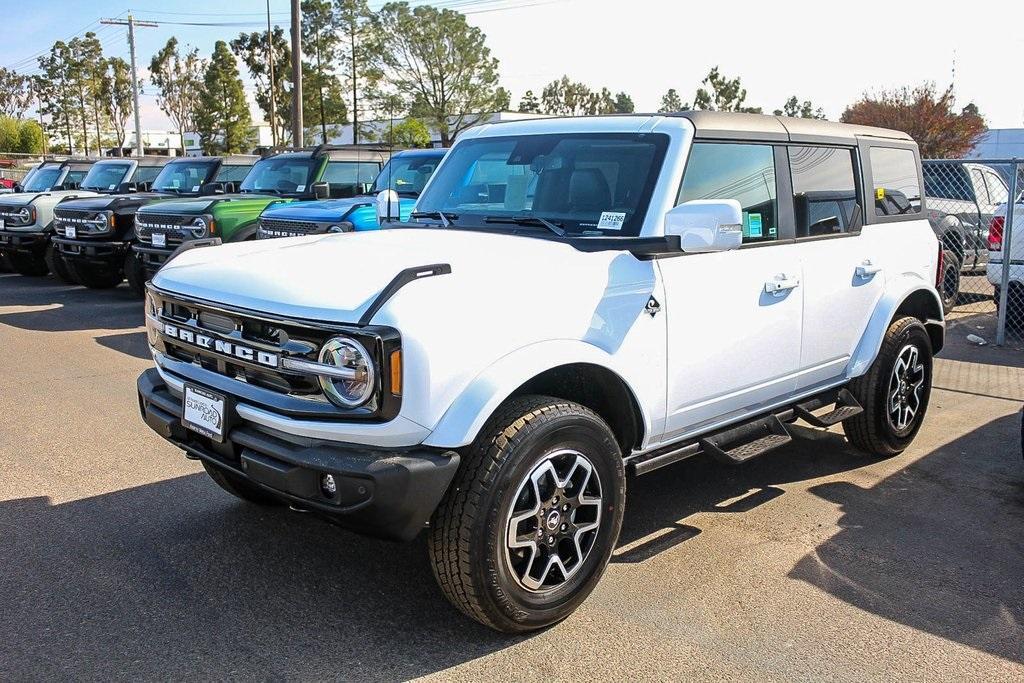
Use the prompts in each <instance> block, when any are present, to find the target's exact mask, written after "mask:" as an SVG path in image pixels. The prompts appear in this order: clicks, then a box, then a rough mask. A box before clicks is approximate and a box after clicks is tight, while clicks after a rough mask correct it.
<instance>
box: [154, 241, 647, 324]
mask: <svg viewBox="0 0 1024 683" xmlns="http://www.w3.org/2000/svg"><path fill="white" fill-rule="evenodd" d="M616 258H619V259H623V258H624V259H626V260H627V261H629V262H632V263H634V264H636V266H638V267H635V268H633V269H632V270H634V271H635V272H634V273H633V275H632V276H627V278H626V279H627V280H631V281H632V283H631V284H639V283H649V282H651V281H652V276H651V269H650V265H649V264H646V265H644V264H642V262H640V261H637V260H636V259H635V258H634V257H633V256H631V255H629V254H628V253H625V252H618V251H610V252H598V253H582V252H580V251H577V250H576V249H574V248H573V247H571V246H569V245H568V244H564V243H560V242H559V241H558V240H551V239H539V238H536V237H524V236H514V235H503V234H490V233H480V232H470V231H466V230H454V229H449V230H445V229H441V228H437V229H425V228H422V229H416V228H406V229H388V230H380V231H367V232H354V233H347V234H332V235H321V236H312V237H295V238H288V239H275V240H261V241H256V242H246V243H242V244H227V245H223V246H220V247H209V248H198V249H193V250H190V251H187V252H184V253H182V254H181V255H179V256H178V257H177V258H175V259H174V260H173V261H172V262H171V263H169V264H168V265H167V266H165V267H164V268H162V269H161V270H160V271H159V272H158V273H157V275H156V277H155V278H154V279H153V283H154V285H156V286H157V287H159V288H160V289H163V290H165V291H168V292H178V293H181V294H184V295H186V296H189V297H195V298H199V299H205V300H208V301H212V302H217V303H223V304H228V305H232V306H236V307H241V308H246V309H250V310H254V311H262V312H267V313H276V314H278V315H285V316H289V317H296V318H301V319H306V320H321V321H332V322H355V321H357V320H358V319H359V317H360V315H361V314H362V313H363V312H364V311H365V310H366V309H367V308H368V307H369V306H370V305H371V304H372V303H373V301H374V299H375V298H376V297H377V295H378V294H379V293H380V292H381V290H383V289H384V287H386V286H387V284H388V283H389V282H390V281H391V280H392V279H393V278H394V277H395V276H396V275H397V274H398V273H399V272H401V271H402V270H404V269H406V268H414V267H419V266H427V265H433V264H440V263H447V264H450V265H451V268H452V273H451V274H450V275H443V276H439V277H437V278H431V280H436V281H435V282H430V283H427V282H425V281H424V282H415V283H411V284H409V285H407V286H406V287H405V288H403V290H401V291H400V292H399V293H398V294H397V295H396V296H395V297H394V299H393V301H400V300H401V299H402V297H403V294H405V293H406V290H424V289H426V288H429V289H431V290H432V291H433V292H434V294H436V295H440V296H441V298H440V299H438V298H435V299H434V300H433V301H432V305H437V306H445V305H449V304H454V303H456V302H457V301H459V300H463V301H465V303H466V305H481V303H482V300H487V301H489V302H490V304H492V305H500V304H501V303H503V301H502V300H504V299H506V298H508V297H512V298H517V297H521V296H525V295H528V293H530V292H533V293H535V294H544V293H546V296H544V300H539V301H537V300H535V301H534V302H533V306H534V307H537V306H540V307H543V306H545V305H554V306H559V307H560V306H561V305H566V304H568V301H564V300H563V301H562V302H561V303H558V302H557V300H558V299H576V298H578V296H579V294H580V293H592V295H593V296H594V297H600V295H601V293H602V292H606V291H607V286H608V284H609V277H610V273H609V267H610V264H611V262H612V261H613V259H616ZM616 279H617V280H618V279H619V278H616ZM585 280H587V281H589V280H593V282H584V281H585ZM517 281H518V285H517V286H512V287H509V284H510V283H514V282H517ZM617 284H619V285H624V284H629V283H627V282H624V281H620V282H618V283H617ZM419 293H422V292H419ZM481 297H483V299H482V300H481ZM417 298H418V296H417ZM472 301H476V304H471V302H472ZM577 303H582V302H577ZM392 317H393V316H389V315H387V309H385V310H382V311H381V312H379V313H378V314H377V316H375V318H374V322H382V319H383V318H392Z"/></svg>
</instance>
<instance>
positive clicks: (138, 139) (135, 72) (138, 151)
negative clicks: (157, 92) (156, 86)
mask: <svg viewBox="0 0 1024 683" xmlns="http://www.w3.org/2000/svg"><path fill="white" fill-rule="evenodd" d="M100 23H101V24H113V25H114V26H127V27H128V49H129V51H130V52H131V59H132V107H133V109H135V156H139V157H141V156H144V154H145V151H144V150H143V148H142V123H141V119H140V117H139V67H138V65H137V64H136V62H135V27H136V26H140V27H145V28H156V27H157V26H159V24H157V23H155V22H152V21H135V17H133V16H132V15H131V13H129V14H128V19H127V20H125V19H100ZM178 132H179V134H181V135H184V134H185V131H178Z"/></svg>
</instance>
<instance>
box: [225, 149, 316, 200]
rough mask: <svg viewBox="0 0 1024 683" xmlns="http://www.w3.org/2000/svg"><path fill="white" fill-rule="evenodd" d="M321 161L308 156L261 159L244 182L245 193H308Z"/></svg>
mask: <svg viewBox="0 0 1024 683" xmlns="http://www.w3.org/2000/svg"><path fill="white" fill-rule="evenodd" d="M319 165H320V160H319V159H312V158H310V157H307V156H280V157H270V158H267V159H261V160H260V161H258V162H256V165H255V166H253V167H252V170H251V171H249V175H247V176H245V180H243V181H242V185H241V188H240V189H241V190H242V191H243V192H276V193H279V194H283V193H293V192H306V191H307V188H308V187H309V186H310V185H311V184H312V178H311V176H312V175H313V171H314V170H315V169H316V168H317V167H318V166H319Z"/></svg>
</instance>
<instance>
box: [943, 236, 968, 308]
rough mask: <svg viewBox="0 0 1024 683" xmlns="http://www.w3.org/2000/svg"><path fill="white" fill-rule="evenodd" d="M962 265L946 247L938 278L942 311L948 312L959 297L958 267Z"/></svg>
mask: <svg viewBox="0 0 1024 683" xmlns="http://www.w3.org/2000/svg"><path fill="white" fill-rule="evenodd" d="M961 268H963V265H962V264H961V262H960V259H959V258H957V255H956V252H954V251H952V250H951V249H946V250H944V251H943V252H942V277H941V278H940V279H939V284H940V286H939V295H940V297H941V298H942V312H943V314H948V313H949V312H950V311H952V310H953V307H954V306H956V302H957V299H959V298H960V269H961Z"/></svg>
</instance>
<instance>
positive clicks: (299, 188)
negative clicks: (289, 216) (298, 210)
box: [295, 185, 306, 192]
mask: <svg viewBox="0 0 1024 683" xmlns="http://www.w3.org/2000/svg"><path fill="white" fill-rule="evenodd" d="M295 191H296V192H305V191H306V186H305V185H296V186H295Z"/></svg>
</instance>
